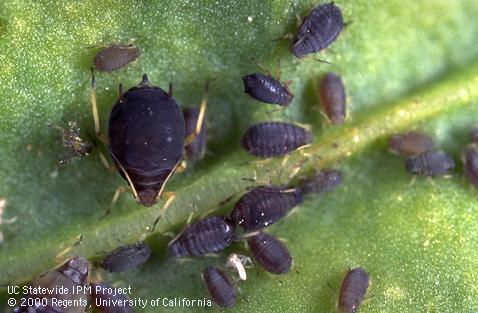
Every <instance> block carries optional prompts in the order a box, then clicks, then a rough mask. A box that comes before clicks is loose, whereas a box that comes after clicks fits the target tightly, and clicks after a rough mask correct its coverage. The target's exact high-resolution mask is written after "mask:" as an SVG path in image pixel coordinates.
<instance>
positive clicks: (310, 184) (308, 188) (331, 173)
mask: <svg viewBox="0 0 478 313" xmlns="http://www.w3.org/2000/svg"><path fill="white" fill-rule="evenodd" d="M341 183H342V172H341V171H339V170H334V169H327V170H323V171H320V172H317V173H315V174H314V175H312V176H311V177H308V178H305V179H303V180H301V181H300V183H299V185H300V189H301V191H302V194H304V195H305V194H312V193H316V194H319V193H323V192H329V191H332V190H334V189H335V188H336V187H337V186H339V185H340V184H341Z"/></svg>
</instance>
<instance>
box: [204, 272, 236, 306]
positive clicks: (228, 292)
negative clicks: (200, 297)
mask: <svg viewBox="0 0 478 313" xmlns="http://www.w3.org/2000/svg"><path fill="white" fill-rule="evenodd" d="M203 278H204V282H205V283H206V287H207V290H208V291H209V294H210V295H211V298H212V299H213V300H214V302H216V304H217V305H219V306H220V307H223V308H229V307H232V306H234V305H235V304H236V287H235V286H234V284H233V283H232V281H231V279H230V278H229V276H227V274H226V273H224V272H223V271H221V270H220V269H219V268H217V267H215V266H208V267H207V268H206V269H205V270H204V272H203Z"/></svg>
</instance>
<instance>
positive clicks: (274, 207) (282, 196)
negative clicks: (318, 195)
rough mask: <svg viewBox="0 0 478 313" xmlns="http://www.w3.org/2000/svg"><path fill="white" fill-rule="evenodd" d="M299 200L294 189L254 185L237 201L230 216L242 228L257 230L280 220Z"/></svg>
mask: <svg viewBox="0 0 478 313" xmlns="http://www.w3.org/2000/svg"><path fill="white" fill-rule="evenodd" d="M301 202H302V196H301V194H300V193H299V192H298V191H297V190H296V189H289V190H287V189H284V188H282V187H256V188H254V189H253V190H251V191H249V192H248V193H247V194H245V195H244V196H243V197H242V198H241V199H239V200H238V201H237V203H236V204H235V206H234V210H233V211H232V213H231V217H232V219H233V220H234V222H235V223H236V224H237V225H240V226H242V227H243V228H244V230H246V231H251V230H257V229H261V228H264V227H267V226H269V225H271V224H273V223H275V222H276V221H278V220H280V219H281V218H283V217H284V216H286V215H287V213H289V211H290V210H291V209H292V208H294V207H295V206H296V205H297V204H299V203H301Z"/></svg>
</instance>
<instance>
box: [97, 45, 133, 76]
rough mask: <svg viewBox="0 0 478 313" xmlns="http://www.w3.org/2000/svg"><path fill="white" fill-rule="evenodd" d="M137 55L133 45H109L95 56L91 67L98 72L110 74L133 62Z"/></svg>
mask: <svg viewBox="0 0 478 313" xmlns="http://www.w3.org/2000/svg"><path fill="white" fill-rule="evenodd" d="M139 54H140V52H139V49H138V48H137V47H135V46H134V45H111V46H108V47H106V48H103V49H101V51H100V52H98V53H97V54H96V56H95V58H94V59H93V65H94V66H95V68H96V69H97V70H99V71H104V72H112V71H115V70H118V69H120V68H122V67H123V66H125V65H127V64H128V63H131V62H133V61H134V60H136V59H137V58H138V57H139Z"/></svg>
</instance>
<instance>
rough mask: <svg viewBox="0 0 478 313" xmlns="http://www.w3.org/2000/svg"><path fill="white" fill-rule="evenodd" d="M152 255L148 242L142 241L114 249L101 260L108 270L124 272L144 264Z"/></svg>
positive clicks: (102, 265)
mask: <svg viewBox="0 0 478 313" xmlns="http://www.w3.org/2000/svg"><path fill="white" fill-rule="evenodd" d="M150 255H151V249H150V248H149V246H148V244H147V243H145V242H144V241H140V242H137V243H136V244H133V245H127V246H123V247H119V248H117V249H115V250H113V251H112V252H110V253H109V254H108V255H107V256H106V257H105V258H104V259H103V261H101V267H103V268H104V269H105V270H107V271H108V272H124V271H127V270H130V269H132V268H135V267H138V266H139V265H141V264H143V263H144V262H146V261H147V260H148V259H149V256H150Z"/></svg>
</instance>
